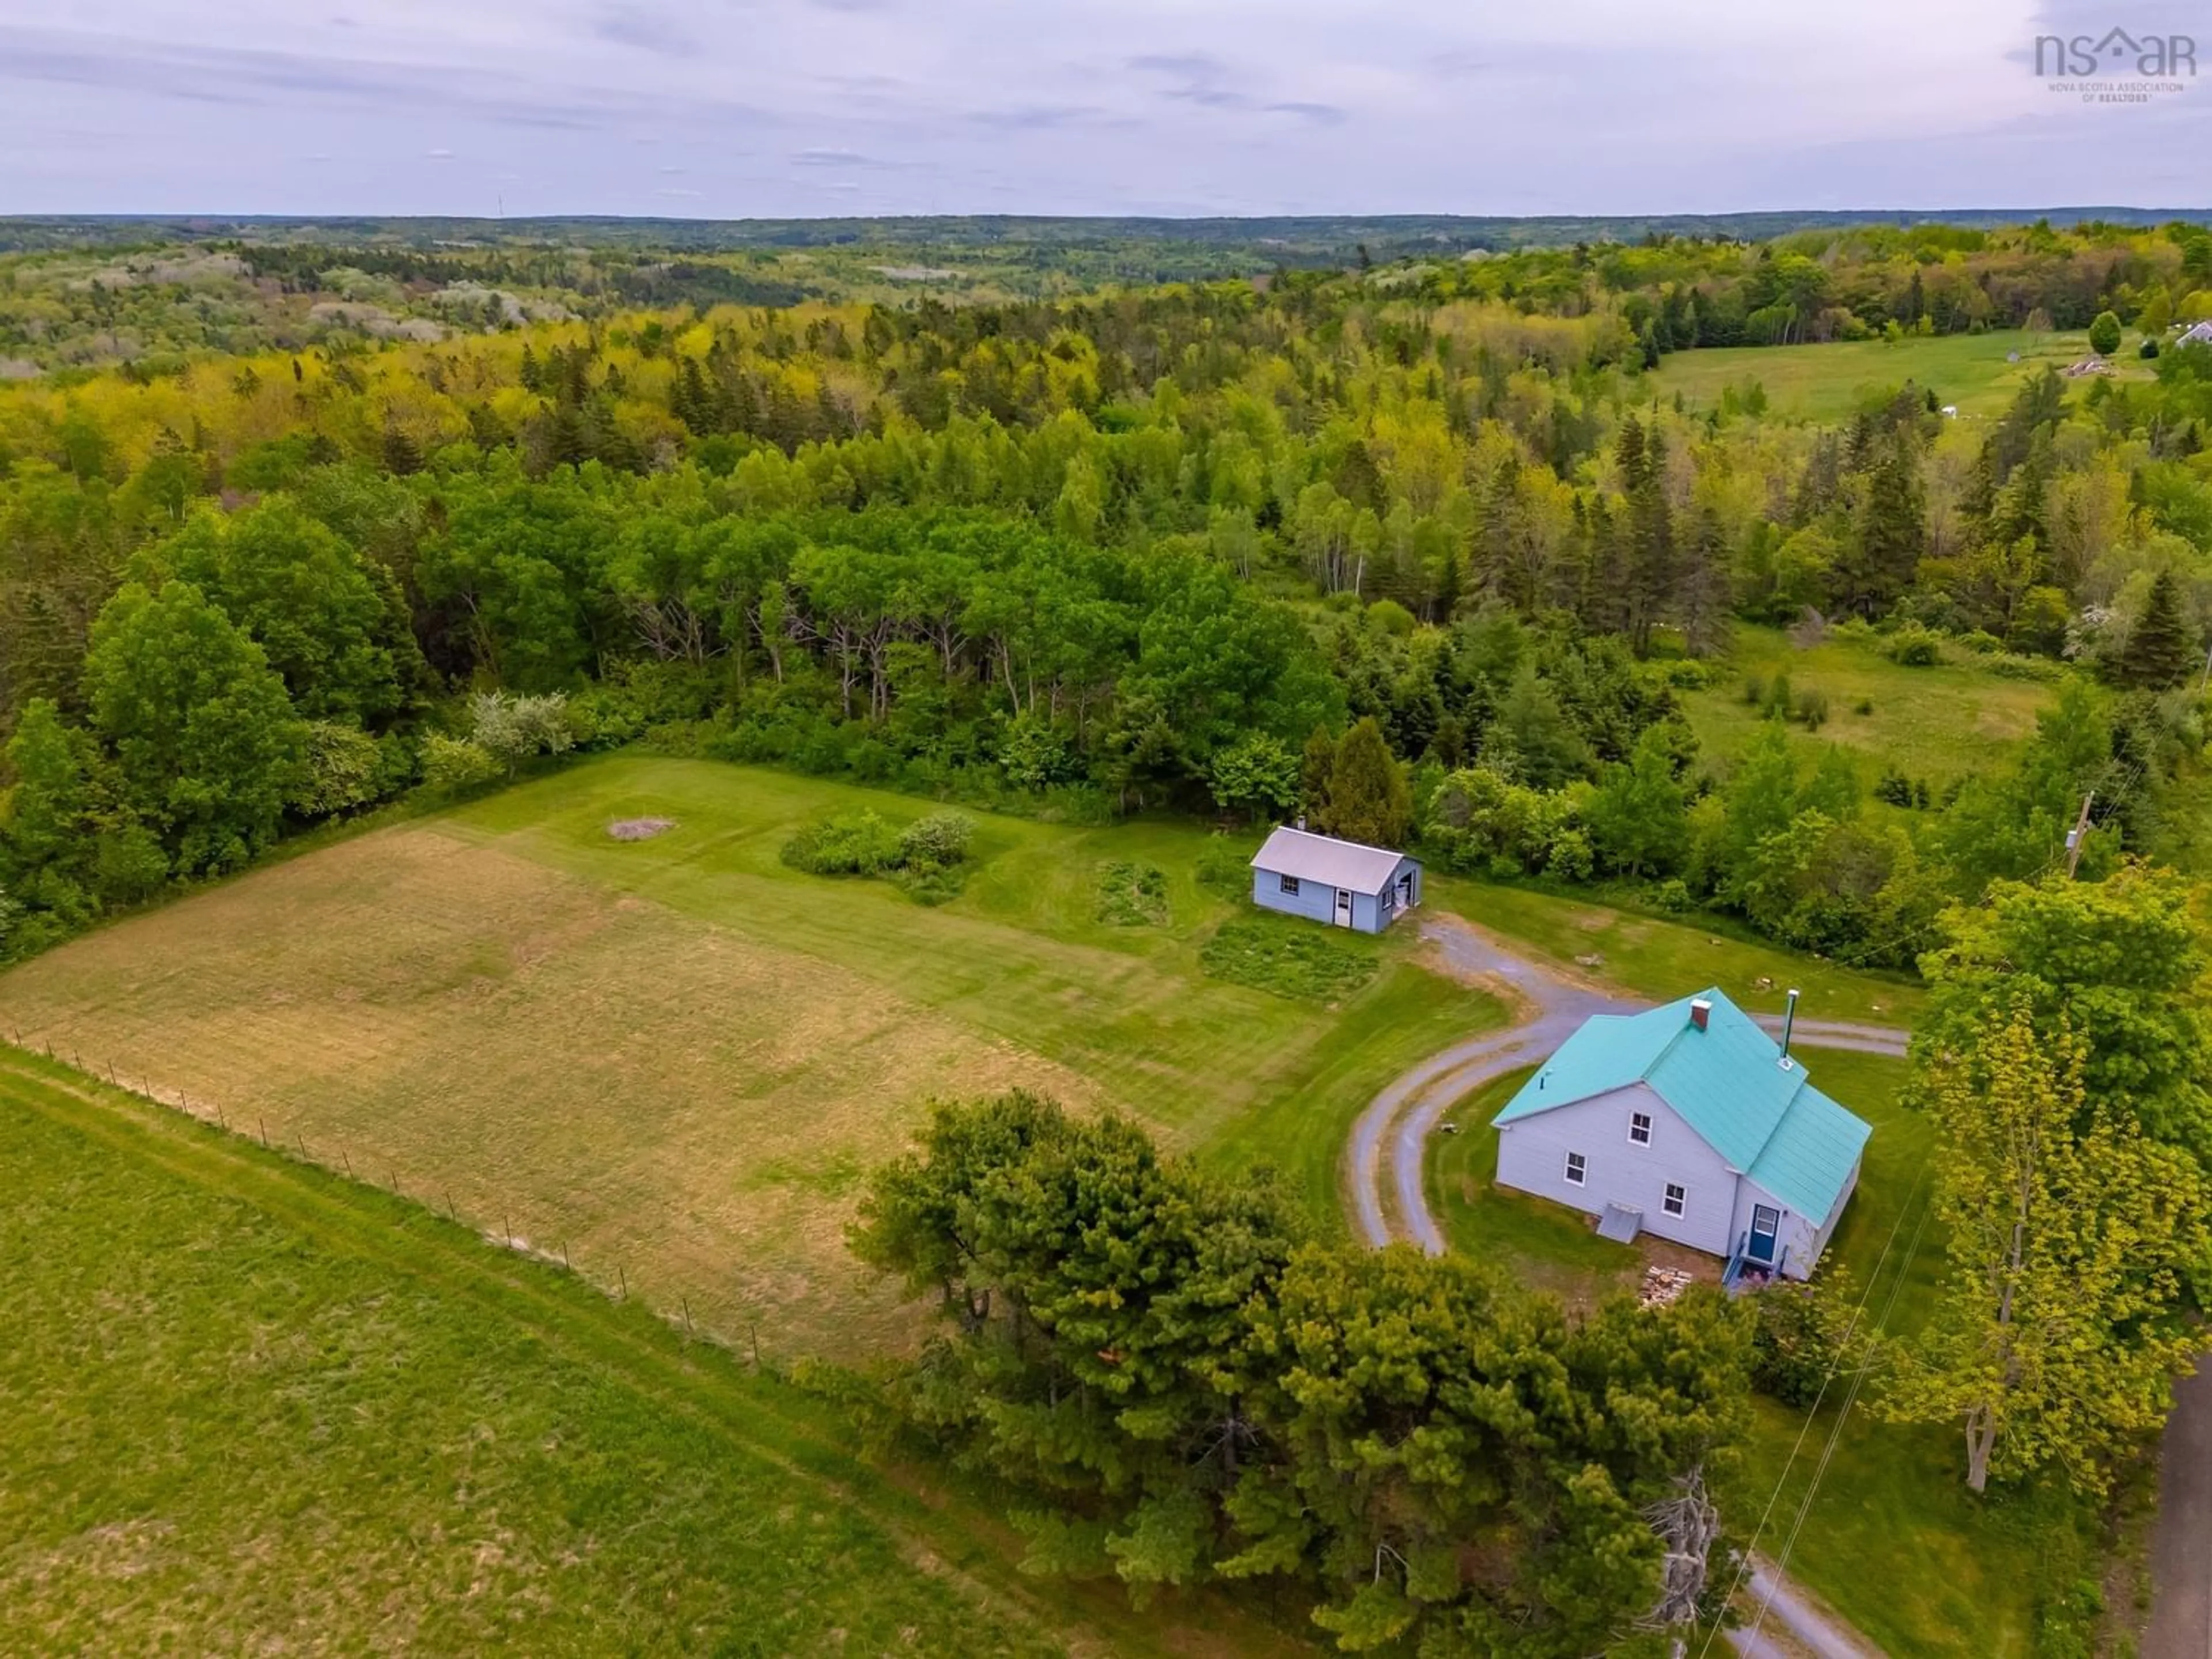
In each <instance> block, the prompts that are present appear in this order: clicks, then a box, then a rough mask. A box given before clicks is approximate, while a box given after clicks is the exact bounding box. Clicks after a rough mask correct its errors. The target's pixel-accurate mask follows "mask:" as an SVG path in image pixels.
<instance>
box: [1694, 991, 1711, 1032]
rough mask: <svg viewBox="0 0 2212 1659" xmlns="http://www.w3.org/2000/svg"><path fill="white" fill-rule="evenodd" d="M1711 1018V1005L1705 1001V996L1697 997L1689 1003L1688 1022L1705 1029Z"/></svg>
mask: <svg viewBox="0 0 2212 1659" xmlns="http://www.w3.org/2000/svg"><path fill="white" fill-rule="evenodd" d="M1712 1018H1713V1005H1712V1004H1711V1003H1710V1002H1708V1001H1706V1000H1705V998H1703V997H1699V999H1698V1000H1696V1001H1695V1002H1693V1003H1692V1004H1691V1005H1690V1024H1692V1025H1694V1026H1696V1027H1697V1028H1698V1029H1699V1030H1700V1031H1702V1030H1705V1029H1706V1028H1707V1027H1708V1026H1709V1025H1711V1024H1712Z"/></svg>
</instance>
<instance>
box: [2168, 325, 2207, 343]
mask: <svg viewBox="0 0 2212 1659" xmlns="http://www.w3.org/2000/svg"><path fill="white" fill-rule="evenodd" d="M2174 344H2176V345H2212V319H2207V320H2205V321H2203V322H2201V323H2199V324H2197V326H2196V327H2194V328H2192V329H2188V330H2185V331H2184V332H2183V334H2182V336H2181V337H2180V338H2179V339H2178V340H2176V341H2175V342H2174Z"/></svg>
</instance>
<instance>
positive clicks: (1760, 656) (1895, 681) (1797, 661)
mask: <svg viewBox="0 0 2212 1659" xmlns="http://www.w3.org/2000/svg"><path fill="white" fill-rule="evenodd" d="M1943 649H1944V660H1943V661H1942V662H1941V663H1940V664H1937V665H1936V666H1934V667H1930V668H1903V667H1899V665H1897V664H1896V663H1894V662H1892V661H1891V660H1890V659H1888V658H1887V657H1885V656H1884V655H1882V653H1881V651H1880V650H1879V649H1878V648H1877V647H1876V644H1875V641H1868V640H1850V639H1839V638H1830V639H1827V640H1826V641H1822V642H1821V643H1820V644H1819V645H1816V646H1814V647H1811V648H1810V649H1808V650H1800V649H1798V648H1797V647H1796V646H1795V645H1793V644H1792V643H1791V642H1790V636H1789V635H1787V634H1786V633H1784V631H1783V630H1782V629H1776V628H1751V627H1745V626H1741V625H1739V626H1738V627H1737V629H1736V630H1735V649H1734V651H1733V652H1732V653H1730V655H1729V659H1727V661H1726V662H1725V663H1724V664H1722V665H1719V667H1718V678H1717V679H1716V680H1715V682H1714V684H1712V686H1711V688H1709V689H1708V690H1703V691H1697V692H1692V693H1690V694H1688V695H1687V696H1685V697H1684V699H1683V702H1684V705H1685V708H1686V713H1687V714H1688V716H1689V721H1690V725H1691V727H1692V729H1693V730H1694V731H1695V732H1697V734H1698V738H1699V742H1700V743H1701V744H1704V745H1705V750H1706V752H1707V753H1709V754H1711V755H1714V756H1717V757H1733V756H1735V755H1736V754H1737V753H1739V752H1740V751H1741V750H1742V749H1743V747H1744V746H1745V745H1746V744H1748V743H1749V742H1750V741H1751V739H1752V738H1753V736H1754V735H1755V734H1756V733H1757V732H1758V731H1759V726H1760V725H1761V724H1762V722H1763V716H1762V715H1761V714H1760V713H1759V710H1758V709H1757V708H1753V706H1752V705H1751V704H1750V703H1749V702H1747V700H1746V698H1745V696H1744V688H1745V684H1746V683H1747V681H1748V680H1750V679H1753V678H1757V679H1759V680H1760V681H1761V682H1763V683H1767V684H1771V682H1772V681H1773V679H1774V677H1775V676H1776V675H1777V674H1778V673H1784V674H1787V675H1788V676H1789V677H1790V687H1791V689H1792V690H1796V691H1818V692H1820V694H1821V695H1822V696H1825V697H1826V699H1827V702H1828V720H1827V724H1826V725H1825V726H1821V727H1820V730H1819V731H1817V732H1808V731H1807V730H1806V728H1805V727H1803V726H1794V725H1793V726H1791V727H1790V731H1791V732H1792V733H1793V734H1795V735H1796V736H1797V737H1798V738H1801V739H1802V740H1804V741H1805V742H1807V743H1808V744H1817V743H1839V744H1843V745H1844V746H1845V747H1846V748H1848V749H1850V750H1852V751H1854V752H1855V753H1856V754H1857V755H1858V756H1860V757H1861V759H1862V764H1861V767H1860V770H1861V771H1862V772H1863V774H1864V775H1865V778H1866V781H1868V782H1869V783H1871V782H1872V781H1874V779H1875V777H1876V776H1878V775H1880V773H1881V769H1882V768H1883V767H1884V766H1895V767H1897V768H1898V769H1900V770H1902V771H1904V772H1905V773H1906V774H1907V775H1910V776H1913V777H1924V778H1926V779H1927V780H1928V781H1929V782H1930V783H1931V784H1934V785H1941V784H1943V783H1946V782H1948V781H1951V780H1952V779H1954V778H1960V777H1965V776H1967V775H1972V774H1973V773H1977V772H1988V771H1991V770H1994V769H1999V768H2001V767H2002V766H2003V764H2004V763H2005V762H2006V761H2007V760H2008V758H2009V757H2011V755H2012V754H2013V753H2014V752H2015V750H2017V749H2018V748H2019V746H2020V744H2021V742H2022V741H2023V740H2025V739H2026V738H2028V737H2030V736H2032V735H2033V732H2034V731H2035V717H2036V714H2038V713H2039V711H2040V710H2042V709H2044V708H2048V707H2049V706H2050V705H2051V702H2052V700H2053V698H2054V697H2055V696H2056V695H2057V694H2056V689H2055V688H2054V687H2053V686H2052V685H2051V684H2050V683H2049V682H2046V681H2041V680H2016V679H2008V678H2004V677H2002V676H2001V675H1998V674H1994V673H1991V672H1990V670H1989V669H1988V668H1987V667H1986V666H1984V665H1983V664H1982V663H1981V662H1980V661H1979V659H1977V658H1976V657H1975V656H1974V654H1973V653H1972V652H1970V651H1967V650H1965V649H1964V648H1962V647H1958V646H1955V645H1947V646H1946V647H1944V648H1943ZM1862 704H1866V705H1869V708H1868V712H1867V713H1865V714H1860V713H1859V712H1858V710H1859V708H1860V706H1861V705H1862Z"/></svg>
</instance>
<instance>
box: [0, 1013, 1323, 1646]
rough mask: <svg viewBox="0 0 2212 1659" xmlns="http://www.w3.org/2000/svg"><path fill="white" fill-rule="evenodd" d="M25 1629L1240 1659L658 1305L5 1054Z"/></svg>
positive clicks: (1228, 1615) (52, 1635) (1, 1602)
mask: <svg viewBox="0 0 2212 1659" xmlns="http://www.w3.org/2000/svg"><path fill="white" fill-rule="evenodd" d="M0 1182H4V1183H5V1185H6V1188H7V1191H8V1193H9V1201H8V1203H7V1204H6V1206H0V1250H4V1251H5V1254H6V1259H7V1261H8V1264H9V1267H8V1284H9V1328H10V1329H9V1340H7V1341H5V1342H4V1343H0V1406H4V1407H5V1409H4V1410H0V1468H5V1469H6V1470H7V1477H6V1479H5V1480H0V1630H4V1631H6V1632H9V1637H8V1638H7V1640H6V1641H5V1643H4V1644H0V1645H5V1646H7V1647H8V1648H9V1649H10V1650H18V1651H23V1652H43V1653H65V1652H106V1653H118V1652H143V1653H154V1652H173V1653H245V1652H255V1653H283V1652H325V1651H335V1652H347V1653H356V1652H388V1651H395V1650H421V1651H426V1652H447V1653H465V1652H481V1651H487V1650H505V1651H515V1652H525V1653H575V1654H586V1653H602V1652H604V1653H641V1652H673V1651H712V1652H718V1653H727V1654H738V1653H744V1654H769V1653H789V1654H801V1653H805V1654H814V1653H822V1654H828V1653H848V1652H868V1653H890V1652H913V1653H945V1652H951V1651H956V1650H957V1651H960V1652H963V1653H973V1654H979V1655H982V1654H992V1655H997V1654H1037V1655H1045V1654H1061V1653H1083V1654H1095V1655H1104V1654H1109V1653H1111V1654H1119V1653H1146V1654H1209V1653H1230V1652H1236V1653H1265V1652H1272V1651H1290V1650H1294V1647H1295V1646H1296V1645H1297V1644H1294V1642H1293V1640H1292V1639H1291V1638H1288V1637H1285V1636H1280V1635H1278V1634H1277V1633H1276V1632H1273V1631H1272V1630H1271V1629H1268V1628H1267V1627H1266V1626H1261V1625H1259V1624H1257V1623H1255V1622H1254V1621H1252V1620H1249V1619H1248V1618H1246V1617H1245V1615H1243V1613H1241V1612H1240V1611H1239V1610H1238V1609H1237V1608H1235V1607H1230V1606H1227V1605H1225V1604H1222V1603H1218V1602H1216V1601H1210V1600H1204V1599H1183V1600H1178V1601H1175V1602H1173V1603H1171V1604H1170V1605H1169V1606H1167V1607H1159V1608H1155V1609H1154V1610H1152V1612H1150V1613H1146V1615H1144V1616H1142V1617H1139V1616H1138V1615H1136V1614H1134V1613H1132V1612H1131V1611H1130V1610H1129V1608H1128V1607H1127V1602H1126V1601H1125V1600H1124V1599H1123V1597H1122V1596H1121V1595H1120V1593H1119V1592H1118V1590H1116V1589H1107V1588H1098V1587H1091V1588H1085V1587H1073V1586H1068V1585H1065V1584H1045V1585H1040V1584H1037V1583H1033V1582H1032V1581H1030V1580H1028V1579H1025V1578H1024V1577H1022V1576H1021V1575H1019V1574H1018V1573H1017V1572H1016V1571H1014V1570H1013V1568H1012V1552H1011V1548H1010V1544H1009V1540H1008V1536H1007V1534H1006V1530H1005V1528H1003V1525H1002V1524H1001V1523H1000V1521H999V1520H998V1519H997V1518H996V1516H994V1513H993V1512H992V1511H991V1510H989V1509H988V1508H987V1507H986V1505H985V1504H984V1502H983V1499H982V1495H981V1494H979V1493H975V1492H969V1491H966V1490H964V1489H960V1488H949V1487H947V1486H945V1483H944V1480H943V1477H942V1476H941V1475H940V1474H924V1473H922V1472H919V1471H912V1470H904V1469H900V1468H889V1469H883V1468H873V1467H871V1466H869V1465H866V1464H864V1463H862V1462H860V1461H858V1460H857V1459H856V1458H854V1456H853V1455H851V1454H850V1452H849V1451H848V1450H846V1449H844V1448H845V1446H846V1445H847V1444H848V1443H849V1442H850V1439H851V1431H850V1429H849V1427H848V1425H844V1424H843V1423H842V1422H841V1421H839V1420H838V1419H836V1418H834V1417H832V1416H831V1415H829V1413H827V1412H825V1410H824V1409H823V1407H821V1406H819V1405H818V1404H817V1402H815V1401H811V1400H810V1399H809V1398H807V1397H806V1396H805V1395H801V1394H799V1392H798V1391H796V1390H794V1389H791V1388H789V1387H788V1386H786V1385H784V1384H781V1383H777V1382H775V1381H774V1380H773V1379H770V1378H767V1377H762V1376H753V1375H750V1374H748V1373H747V1371H746V1370H744V1368H743V1367H741V1366H740V1364H738V1362H737V1361H736V1360H735V1359H734V1358H732V1356H730V1355H729V1354H727V1353H726V1352H723V1351H722V1350H720V1349H719V1348H715V1347H713V1346H708V1345H706V1344H699V1343H691V1342H687V1341H686V1340H684V1339H683V1338H682V1336H681V1335H680V1334H678V1333H677V1332H676V1331H674V1330H672V1329H671V1328H670V1327H669V1326H667V1325H666V1324H665V1322H662V1321H661V1320H659V1319H658V1318H656V1317H654V1316H652V1315H650V1314H648V1313H647V1312H646V1311H645V1310H643V1309H641V1307H639V1306H638V1305H637V1304H629V1305H624V1304H619V1303H617V1302H615V1301H612V1300H610V1299H609V1298H607V1297H604V1296H602V1295H601V1294H600V1293H599V1291H596V1290H594V1289H592V1288H591V1287H589V1286H587V1285H583V1284H581V1283H580V1282H579V1281H578V1280H576V1279H574V1278H573V1277H571V1276H569V1275H567V1274H564V1273H561V1272H560V1271H559V1270H558V1269H557V1268H554V1267H550V1266H548V1265H546V1264H544V1263H540V1262H537V1261H530V1260H528V1259H526V1258H524V1257H521V1256H519V1255H515V1254H513V1253H511V1252H507V1251H502V1250H500V1249H495V1248H493V1247H492V1246H490V1245H488V1244H486V1243H483V1241H481V1240H479V1239H477V1238H476V1237H473V1236H472V1235H471V1234H470V1233H468V1232H467V1231H465V1230H463V1229H461V1228H458V1227H454V1226H452V1225H447V1223H445V1222H443V1221H441V1220H440V1219H438V1218H435V1217H434V1216H432V1215H430V1214H428V1212H425V1211H424V1210H422V1208H421V1207H419V1206H416V1205H414V1204H411V1203H408V1202H404V1201H403V1200H398V1199H395V1198H392V1197H389V1196H387V1195H386V1194H382V1193H380V1192H378V1191H376V1190H375V1189H374V1188H368V1187H366V1186H364V1185H362V1184H358V1183H356V1182H347V1181H344V1180H343V1179H341V1178H338V1177H336V1176H331V1175H329V1174H327V1173H325V1172H324V1171H321V1170H317V1169H315V1168H313V1167H312V1166H309V1165H307V1164H301V1163H297V1162H295V1161H292V1160H289V1159H287V1158H283V1157H282V1156H280V1155H277V1154H273V1153H267V1152H262V1151H261V1150H260V1149H259V1148H258V1147H256V1146H251V1145H248V1144H246V1143H245V1142H243V1141H242V1140H240V1139H238V1138H237V1137H234V1136H225V1135H221V1134H218V1133H216V1132H215V1131H213V1130H211V1129H208V1128H205V1127H201V1126H199V1125H197V1124H195V1123H192V1122H191V1121H188V1120H186V1119H185V1118H183V1117H182V1116H181V1115H178V1114H175V1113H170V1112H164V1111H160V1110H157V1109H154V1108H151V1107H147V1106H144V1105H143V1104H141V1103H136V1102H132V1101H130V1100H127V1099H125V1098H124V1097H120V1096H119V1095H118V1094H116V1093H115V1092H113V1091H108V1090H106V1089H105V1088H102V1087H100V1086H99V1085H89V1084H86V1083H84V1082H82V1080H81V1079H79V1080H72V1079H70V1076H69V1075H68V1074H67V1073H64V1070H63V1069H62V1068H60V1067H58V1066H49V1065H46V1063H44V1062H42V1061H33V1060H30V1059H29V1058H28V1057H27V1056H22V1055H21V1054H13V1053H9V1052H0Z"/></svg>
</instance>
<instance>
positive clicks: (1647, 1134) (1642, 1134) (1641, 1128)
mask: <svg viewBox="0 0 2212 1659" xmlns="http://www.w3.org/2000/svg"><path fill="white" fill-rule="evenodd" d="M1628 1138H1629V1139H1631V1140H1632V1141H1634V1142H1635V1143H1636V1144H1637V1145H1638V1146H1650V1144H1651V1114H1650V1113H1649V1112H1631V1113H1630V1114H1629V1115H1628Z"/></svg>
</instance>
